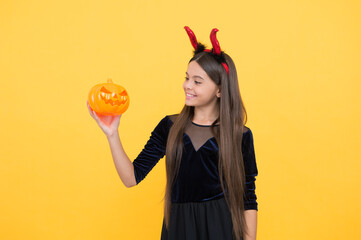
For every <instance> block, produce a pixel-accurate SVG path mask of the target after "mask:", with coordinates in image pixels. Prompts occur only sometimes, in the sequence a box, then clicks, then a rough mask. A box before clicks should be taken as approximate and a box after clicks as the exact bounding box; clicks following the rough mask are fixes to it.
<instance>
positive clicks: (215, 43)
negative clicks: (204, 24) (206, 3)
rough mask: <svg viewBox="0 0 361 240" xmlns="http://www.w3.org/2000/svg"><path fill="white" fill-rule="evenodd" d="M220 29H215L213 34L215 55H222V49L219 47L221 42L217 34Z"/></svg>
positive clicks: (212, 40)
mask: <svg viewBox="0 0 361 240" xmlns="http://www.w3.org/2000/svg"><path fill="white" fill-rule="evenodd" d="M217 32H218V29H217V28H213V29H212V32H211V42H212V46H213V53H215V54H217V55H220V54H221V47H220V46H219V42H218V40H217V36H216V34H217Z"/></svg>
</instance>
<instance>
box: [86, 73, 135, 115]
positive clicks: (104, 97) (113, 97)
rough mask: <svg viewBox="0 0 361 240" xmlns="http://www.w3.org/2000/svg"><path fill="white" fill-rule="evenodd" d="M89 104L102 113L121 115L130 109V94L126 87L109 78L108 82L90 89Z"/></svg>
mask: <svg viewBox="0 0 361 240" xmlns="http://www.w3.org/2000/svg"><path fill="white" fill-rule="evenodd" d="M89 105H90V107H91V108H92V109H93V110H94V111H95V112H97V113H99V114H101V115H112V116H115V115H120V114H122V113H124V112H125V111H126V110H127V109H128V106H129V96H128V93H127V91H126V90H125V88H124V87H122V86H120V85H117V84H114V83H113V81H112V79H110V78H109V79H108V82H107V83H101V84H98V85H95V86H94V87H93V88H92V89H91V90H90V92H89Z"/></svg>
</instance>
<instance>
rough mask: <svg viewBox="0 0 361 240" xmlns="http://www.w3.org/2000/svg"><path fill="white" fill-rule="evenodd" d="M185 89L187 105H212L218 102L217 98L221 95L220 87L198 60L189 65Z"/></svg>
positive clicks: (184, 84)
mask: <svg viewBox="0 0 361 240" xmlns="http://www.w3.org/2000/svg"><path fill="white" fill-rule="evenodd" d="M183 89H184V92H185V95H186V96H185V97H186V99H185V104H186V105H187V106H194V107H205V106H212V105H215V104H216V103H217V98H219V97H220V96H221V93H220V91H219V87H218V86H217V85H216V84H215V83H214V82H213V80H212V79H211V78H210V77H209V76H208V75H207V73H206V72H205V71H204V70H203V68H202V67H201V66H200V65H199V64H198V63H197V62H196V61H192V62H190V63H189V65H188V70H187V72H186V79H185V81H184V83H183Z"/></svg>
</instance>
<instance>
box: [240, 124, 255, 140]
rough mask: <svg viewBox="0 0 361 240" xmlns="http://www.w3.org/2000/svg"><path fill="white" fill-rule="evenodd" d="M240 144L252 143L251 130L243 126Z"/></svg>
mask: <svg viewBox="0 0 361 240" xmlns="http://www.w3.org/2000/svg"><path fill="white" fill-rule="evenodd" d="M242 139H243V140H242V142H243V143H245V142H250V141H253V134H252V130H251V129H250V128H249V127H247V126H244V127H243V136H242Z"/></svg>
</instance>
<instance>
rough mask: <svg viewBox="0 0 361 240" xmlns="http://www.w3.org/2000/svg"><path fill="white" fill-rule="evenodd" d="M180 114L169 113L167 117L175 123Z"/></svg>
mask: <svg viewBox="0 0 361 240" xmlns="http://www.w3.org/2000/svg"><path fill="white" fill-rule="evenodd" d="M178 116H179V114H172V115H167V116H166V118H167V119H168V120H169V121H170V122H171V123H172V124H173V123H174V122H175V120H176V119H177V117H178Z"/></svg>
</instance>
